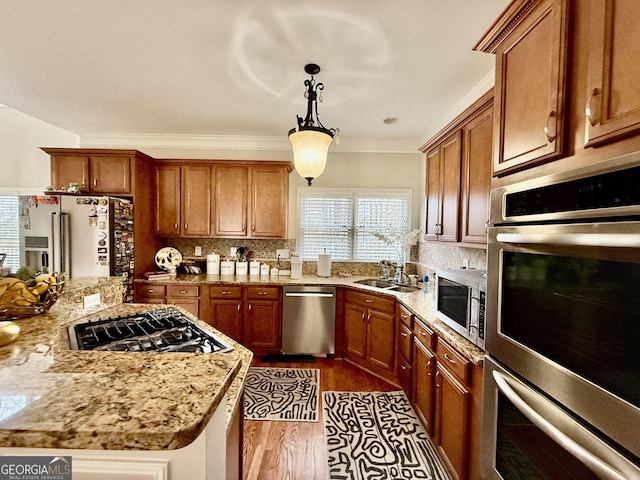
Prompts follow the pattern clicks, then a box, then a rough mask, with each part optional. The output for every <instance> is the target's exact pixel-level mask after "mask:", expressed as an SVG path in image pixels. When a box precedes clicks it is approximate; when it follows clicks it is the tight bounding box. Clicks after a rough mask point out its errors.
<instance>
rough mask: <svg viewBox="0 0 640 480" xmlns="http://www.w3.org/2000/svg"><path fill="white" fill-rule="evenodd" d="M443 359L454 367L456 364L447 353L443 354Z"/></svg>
mask: <svg viewBox="0 0 640 480" xmlns="http://www.w3.org/2000/svg"><path fill="white" fill-rule="evenodd" d="M444 358H446V359H447V361H448V362H449V363H453V364H454V365H455V364H456V363H457V362H456V361H455V360H454V359H453V358H451V357H450V356H449V354H448V353H445V354H444Z"/></svg>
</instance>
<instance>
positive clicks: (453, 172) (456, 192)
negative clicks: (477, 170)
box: [438, 131, 462, 242]
mask: <svg viewBox="0 0 640 480" xmlns="http://www.w3.org/2000/svg"><path fill="white" fill-rule="evenodd" d="M441 150H442V151H441V156H440V162H441V165H440V176H441V177H442V183H441V187H440V192H441V194H440V235H439V236H438V240H439V241H441V242H457V241H458V238H459V237H458V232H459V223H460V168H461V162H462V132H460V131H458V132H456V133H454V134H453V135H451V136H450V137H448V138H447V139H446V140H445V141H444V142H442V146H441Z"/></svg>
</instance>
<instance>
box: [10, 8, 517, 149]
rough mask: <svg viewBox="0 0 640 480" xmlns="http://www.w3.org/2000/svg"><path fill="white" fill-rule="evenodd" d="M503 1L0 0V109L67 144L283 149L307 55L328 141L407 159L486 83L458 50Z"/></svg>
mask: <svg viewBox="0 0 640 480" xmlns="http://www.w3.org/2000/svg"><path fill="white" fill-rule="evenodd" d="M507 3H508V1H507V0H400V1H390V0H386V1H384V0H348V1H347V0H324V1H323V2H318V1H313V2H312V1H310V0H297V1H294V0H180V1H176V0H135V1H131V0H114V1H104V0H103V1H91V2H88V1H86V0H48V1H46V2H43V1H41V0H21V1H4V2H2V3H1V5H0V103H4V104H5V105H7V106H9V107H11V108H14V109H16V110H19V111H21V112H23V113H26V114H28V115H30V116H33V117H35V118H38V119H41V120H43V121H46V122H48V123H51V124H53V125H55V126H58V127H60V128H63V129H65V130H67V131H70V132H73V133H76V134H78V135H80V137H81V138H82V137H86V138H92V137H93V138H100V137H105V138H106V137H109V136H113V137H118V136H120V137H122V138H124V137H126V138H136V137H137V138H140V139H142V138H145V137H148V136H154V137H155V138H158V137H159V136H162V135H167V136H171V137H172V138H181V137H184V138H186V139H193V138H196V137H206V138H213V139H215V138H220V139H225V141H227V142H228V141H229V139H235V141H237V142H242V139H243V138H253V139H256V138H261V139H265V140H274V141H275V142H276V144H279V142H282V144H286V135H287V132H288V131H289V129H290V128H292V127H294V125H295V120H296V115H301V116H304V114H305V111H306V100H305V99H304V97H303V93H304V80H305V79H307V78H308V75H307V74H306V73H305V72H304V65H305V64H306V63H310V62H313V63H317V64H319V65H320V66H321V68H322V71H321V72H320V73H319V74H318V75H317V76H316V80H317V81H319V82H323V83H324V85H325V89H324V94H323V95H324V102H323V103H321V104H319V114H320V118H321V121H322V123H323V124H324V125H325V127H328V128H336V127H337V128H340V137H341V144H340V145H341V147H342V146H343V145H346V149H347V150H348V149H349V144H351V145H356V144H358V145H364V144H366V143H367V141H370V142H371V141H374V140H375V142H377V144H378V145H384V144H388V145H390V146H391V145H394V147H392V148H391V147H390V149H396V150H398V149H399V150H402V149H403V148H406V149H408V150H409V151H414V152H415V151H416V150H417V148H418V147H419V146H420V145H422V143H424V142H425V141H426V140H427V139H428V137H427V135H429V134H432V133H434V132H435V131H437V130H439V129H440V128H441V127H442V126H444V124H445V123H446V121H448V120H450V119H451V118H452V117H453V115H455V113H459V112H460V111H461V110H462V108H463V107H464V105H462V107H460V105H461V103H464V102H467V104H469V103H471V102H472V101H473V100H474V99H475V98H477V97H479V96H480V95H481V94H482V93H484V91H486V90H487V89H488V88H489V87H490V86H491V85H492V83H493V77H492V72H493V65H494V61H495V59H494V58H493V56H492V55H486V54H483V53H480V52H474V51H472V47H473V45H474V44H475V43H476V41H477V40H478V39H479V38H480V37H481V36H482V34H483V33H484V32H485V31H486V30H487V29H488V27H489V26H490V25H491V23H492V22H493V20H494V19H495V18H497V16H498V15H499V14H500V12H501V11H502V10H503V9H504V8H505V7H506V5H507ZM487 82H489V83H487ZM474 95H475V97H473V96H474ZM469 97H473V98H469ZM456 108H459V110H458V111H457V112H454V111H453V110H455V109H456ZM386 117H398V119H399V121H397V122H396V123H394V124H391V125H387V124H385V123H384V122H383V119H385V118H386ZM434 129H435V130H434ZM339 148H340V147H339ZM342 148H345V147H342ZM383 149H384V148H383Z"/></svg>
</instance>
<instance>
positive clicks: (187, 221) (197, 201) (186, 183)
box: [181, 165, 212, 237]
mask: <svg viewBox="0 0 640 480" xmlns="http://www.w3.org/2000/svg"><path fill="white" fill-rule="evenodd" d="M211 177H212V173H211V167H210V166H208V165H203V166H198V165H188V166H184V167H182V188H181V200H182V204H181V212H182V225H181V226H182V235H183V236H185V237H208V236H210V235H211V190H212V189H211Z"/></svg>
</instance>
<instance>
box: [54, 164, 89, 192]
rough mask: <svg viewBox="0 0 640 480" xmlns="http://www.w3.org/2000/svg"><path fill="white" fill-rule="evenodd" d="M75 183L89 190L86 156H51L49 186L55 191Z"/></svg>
mask: <svg viewBox="0 0 640 480" xmlns="http://www.w3.org/2000/svg"><path fill="white" fill-rule="evenodd" d="M70 183H77V184H78V186H80V187H81V188H82V189H83V190H87V191H88V190H89V157H88V156H86V155H52V156H51V186H52V187H53V188H54V189H56V190H62V189H63V188H67V187H68V186H69V184H70Z"/></svg>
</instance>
